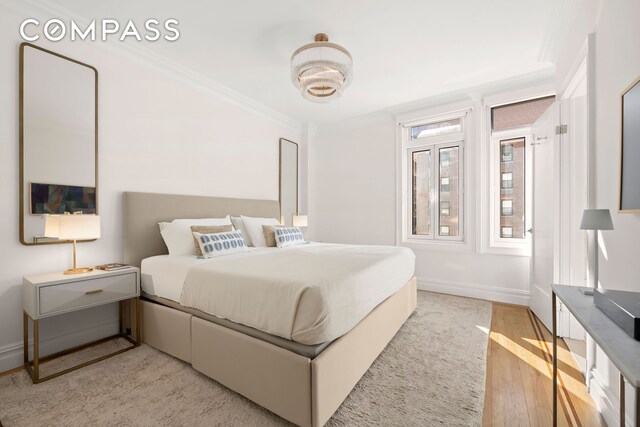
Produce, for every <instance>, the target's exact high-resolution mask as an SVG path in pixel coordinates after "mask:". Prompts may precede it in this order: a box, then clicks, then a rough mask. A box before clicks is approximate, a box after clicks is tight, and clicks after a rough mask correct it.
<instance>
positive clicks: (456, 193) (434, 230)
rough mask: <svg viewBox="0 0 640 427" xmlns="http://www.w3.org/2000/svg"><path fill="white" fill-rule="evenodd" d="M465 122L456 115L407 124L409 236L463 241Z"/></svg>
mask: <svg viewBox="0 0 640 427" xmlns="http://www.w3.org/2000/svg"><path fill="white" fill-rule="evenodd" d="M463 125H464V120H463V118H455V119H450V120H440V121H438V122H434V123H428V122H427V123H424V122H423V123H415V122H414V123H413V124H412V125H410V126H406V127H405V131H404V132H405V133H404V138H403V146H404V147H405V156H406V157H405V158H406V161H407V163H406V169H405V170H406V175H405V176H406V177H407V179H408V181H406V190H407V192H406V193H405V194H406V195H407V199H409V200H407V208H406V209H407V215H406V216H405V218H406V221H407V222H408V224H407V223H405V224H406V226H405V227H406V228H405V230H406V231H405V232H403V236H405V237H406V238H407V239H412V240H414V241H425V240H463V237H464V236H463V228H462V219H463V218H462V213H463V209H462V207H463V206H462V205H463V194H464V192H463V181H462V173H463V170H464V169H463V160H464V159H463V143H464V138H463V133H462V129H463Z"/></svg>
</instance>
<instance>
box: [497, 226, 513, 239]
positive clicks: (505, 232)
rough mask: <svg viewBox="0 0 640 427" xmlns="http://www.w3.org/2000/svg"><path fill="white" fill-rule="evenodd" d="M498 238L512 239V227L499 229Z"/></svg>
mask: <svg viewBox="0 0 640 427" xmlns="http://www.w3.org/2000/svg"><path fill="white" fill-rule="evenodd" d="M500 237H506V238H512V237H513V227H501V228H500Z"/></svg>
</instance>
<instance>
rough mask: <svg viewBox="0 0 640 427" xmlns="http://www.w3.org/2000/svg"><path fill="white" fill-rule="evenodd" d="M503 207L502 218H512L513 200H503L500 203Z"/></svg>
mask: <svg viewBox="0 0 640 427" xmlns="http://www.w3.org/2000/svg"><path fill="white" fill-rule="evenodd" d="M500 205H501V209H500V211H501V213H500V215H502V216H512V215H513V200H507V199H502V200H501V201H500Z"/></svg>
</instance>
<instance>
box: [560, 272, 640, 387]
mask: <svg viewBox="0 0 640 427" xmlns="http://www.w3.org/2000/svg"><path fill="white" fill-rule="evenodd" d="M552 289H553V292H555V294H556V296H557V297H558V298H559V299H560V301H562V302H563V304H564V305H565V307H567V309H568V310H569V311H570V312H571V314H573V315H574V316H575V318H576V319H577V320H578V322H580V324H581V325H582V327H583V328H584V329H585V330H586V331H587V333H588V334H589V335H591V337H592V338H593V340H594V341H595V342H596V343H597V344H598V346H600V348H601V349H602V351H604V352H605V354H606V355H607V357H608V358H609V360H611V362H612V363H613V364H614V365H615V366H616V368H618V370H619V371H620V372H621V373H622V375H623V376H624V377H625V379H626V380H627V381H628V382H629V383H630V384H631V385H633V386H634V387H640V341H636V340H634V339H633V337H631V336H630V335H629V334H627V333H626V332H625V331H624V330H623V329H622V328H620V327H619V326H618V325H616V324H615V323H614V322H613V320H611V319H610V318H609V317H608V316H607V315H606V314H604V313H603V312H602V311H600V309H599V308H598V307H596V305H595V304H594V303H593V296H592V295H584V294H583V293H582V292H580V290H579V289H580V287H578V286H567V285H552Z"/></svg>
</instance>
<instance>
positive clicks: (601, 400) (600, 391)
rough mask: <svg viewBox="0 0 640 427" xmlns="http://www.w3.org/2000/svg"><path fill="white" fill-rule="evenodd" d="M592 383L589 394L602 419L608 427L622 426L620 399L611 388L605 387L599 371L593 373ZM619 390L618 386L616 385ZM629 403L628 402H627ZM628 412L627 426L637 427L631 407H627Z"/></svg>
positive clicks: (626, 417)
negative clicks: (630, 411) (630, 410)
mask: <svg viewBox="0 0 640 427" xmlns="http://www.w3.org/2000/svg"><path fill="white" fill-rule="evenodd" d="M591 373H592V376H591V382H590V384H589V385H590V387H589V394H590V395H591V397H592V398H593V401H594V402H595V404H596V407H597V408H598V410H599V411H600V414H601V415H602V418H604V420H605V422H606V423H607V425H610V426H618V425H620V399H618V396H616V395H615V393H614V392H613V390H612V389H611V386H610V387H607V386H605V385H604V384H605V381H603V379H602V376H601V375H600V373H599V371H598V370H597V369H593V370H592V371H591ZM615 388H616V389H617V388H618V384H616V385H615ZM629 390H630V388H629V387H627V389H626V393H627V394H628V393H629ZM627 402H628V400H627ZM626 409H627V411H626V415H625V425H626V426H628V427H633V426H635V423H634V418H633V414H630V413H629V405H627V408H626Z"/></svg>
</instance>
